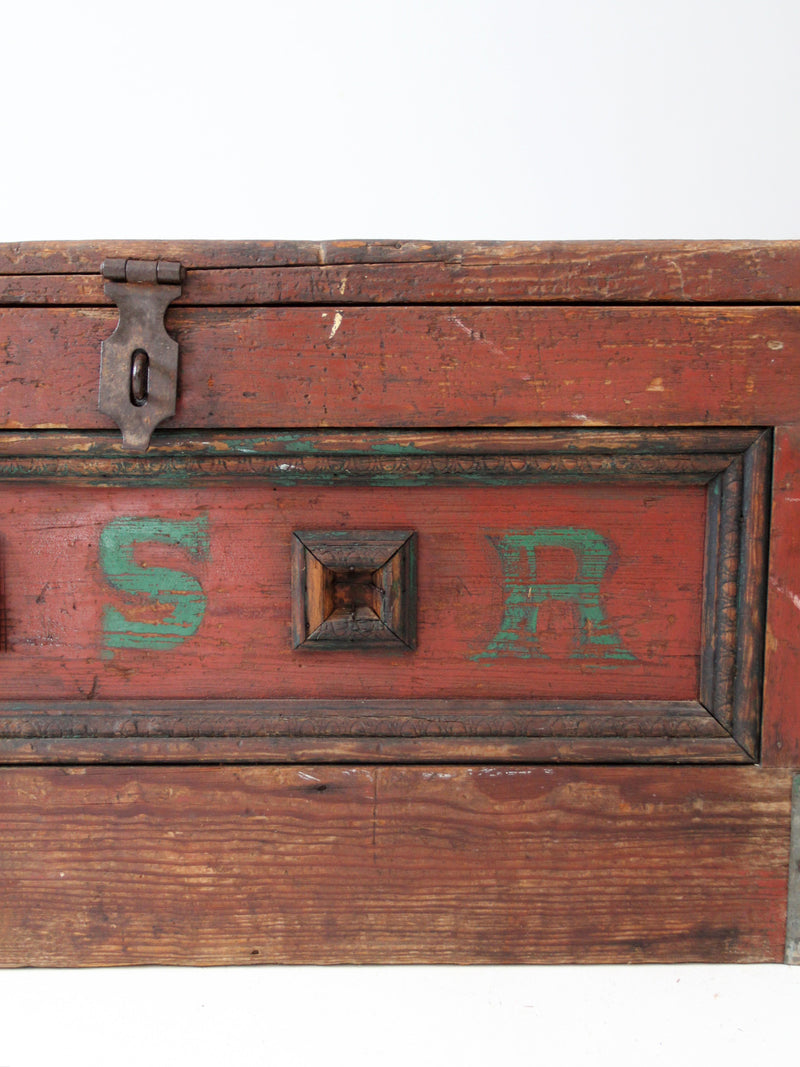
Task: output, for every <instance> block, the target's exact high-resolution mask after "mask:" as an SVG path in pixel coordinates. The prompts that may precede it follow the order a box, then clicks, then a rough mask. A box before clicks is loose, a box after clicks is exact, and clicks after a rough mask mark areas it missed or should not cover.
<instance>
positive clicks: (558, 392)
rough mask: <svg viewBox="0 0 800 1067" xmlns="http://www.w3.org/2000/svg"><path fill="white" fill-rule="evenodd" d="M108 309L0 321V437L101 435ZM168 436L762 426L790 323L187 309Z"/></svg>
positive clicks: (781, 402)
mask: <svg viewBox="0 0 800 1067" xmlns="http://www.w3.org/2000/svg"><path fill="white" fill-rule="evenodd" d="M116 322H117V316H116V314H115V313H114V312H113V311H106V310H102V309H80V310H79V309H36V308H32V309H16V310H15V309H5V310H2V311H0V337H2V338H3V341H2V356H3V359H2V361H1V362H0V426H2V427H3V428H5V429H33V428H58V427H65V428H69V429H112V428H113V424H112V423H111V421H110V420H109V419H107V418H106V417H105V416H102V415H100V414H99V413H98V411H97V381H98V359H99V352H100V344H101V342H102V340H103V339H104V338H105V337H107V336H109V335H110V334H111V332H112V331H113V329H114V327H115V325H116ZM167 322H168V326H169V327H170V330H171V332H172V333H173V335H174V336H175V337H176V339H177V340H178V341H179V343H180V346H181V369H180V376H179V393H178V404H177V411H176V415H175V417H174V418H173V419H171V420H168V421H167V422H166V423H164V428H165V429H168V428H171V427H172V428H175V427H203V426H208V427H234V428H235V427H242V428H250V427H257V426H261V427H285V428H292V427H315V426H316V427H322V426H340V427H352V426H361V427H379V426H391V427H408V428H413V427H419V428H423V429H429V428H434V427H457V426H461V427H469V426H485V427H492V426H508V425H519V426H572V427H581V426H587V425H598V426H670V425H711V426H713V425H722V426H724V425H728V426H730V425H750V426H771V425H774V424H776V423H781V422H786V421H790V420H791V419H794V418H795V416H796V413H797V411H798V410H800V309H799V308H788V307H786V308H782V307H773V308H728V309H725V310H720V309H710V308H567V307H562V308H555V307H542V308H518V307H516V308H498V307H495V308H477V307H476V308H470V309H460V310H459V309H453V308H449V309H448V308H431V307H419V308H394V309H392V308H353V309H344V310H343V311H336V312H334V311H333V310H332V309H328V310H322V309H316V310H311V309H303V308H284V309H277V308H276V309H270V308H262V309H253V308H241V309H227V310H226V309H200V308H198V309H194V310H192V309H184V310H180V309H178V310H175V311H173V312H170V313H168V316H167Z"/></svg>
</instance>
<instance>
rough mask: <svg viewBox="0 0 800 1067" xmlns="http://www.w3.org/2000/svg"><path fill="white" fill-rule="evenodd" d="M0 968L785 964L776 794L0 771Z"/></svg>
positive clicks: (743, 772) (606, 781)
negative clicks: (285, 964) (80, 965)
mask: <svg viewBox="0 0 800 1067" xmlns="http://www.w3.org/2000/svg"><path fill="white" fill-rule="evenodd" d="M0 810H2V813H3V818H2V820H0V855H2V857H3V862H2V868H0V886H1V887H2V909H1V910H0V963H2V964H3V965H6V966H14V965H30V964H35V965H40V966H42V965H46V966H64V965H68V966H69V965H74V964H75V963H76V962H81V963H83V964H94V965H101V964H102V965H109V964H110V965H119V964H134V963H184V964H205V963H217V964H219V963H228V964H244V963H277V962H292V963H350V962H352V963H356V962H358V963H422V962H425V963H456V962H458V963H464V962H471V963H533V962H537V963H621V962H667V961H668V962H671V963H678V962H693V961H697V962H714V963H723V962H748V961H752V962H755V961H758V962H777V961H779V960H781V959H782V958H783V941H784V926H785V918H786V877H787V875H786V871H787V862H788V847H789V840H788V832H787V830H788V820H789V810H790V775H789V774H787V773H786V772H772V773H769V774H767V773H764V772H762V771H760V770H758V769H756V768H741V769H736V768H724V767H721V768H691V767H684V768H669V767H648V768H630V767H616V768H615V767H610V768H609V767H594V768H578V767H551V768H543V767H519V768H516V769H509V768H498V767H491V766H488V767H472V768H470V767H467V768H463V767H462V768H455V767H447V766H440V767H436V768H420V767H382V768H374V767H362V768H353V767H332V766H327V767H314V766H309V767H304V768H292V767H287V768H276V767H260V768H259V767H256V768H241V767H227V768H221V767H182V768H178V767H164V768H152V767H121V768H109V767H92V768H51V769H42V768H30V769H26V768H16V769H8V768H7V769H5V770H2V771H0Z"/></svg>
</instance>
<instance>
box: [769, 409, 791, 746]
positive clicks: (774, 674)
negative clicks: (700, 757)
mask: <svg viewBox="0 0 800 1067" xmlns="http://www.w3.org/2000/svg"><path fill="white" fill-rule="evenodd" d="M761 758H762V761H763V762H764V763H765V764H766V765H768V766H779V767H800V425H797V424H795V425H792V426H780V427H778V428H777V430H776V432H775V457H774V471H773V487H772V528H771V535H770V564H769V589H768V599H767V635H766V665H765V681H764V719H763V734H762V749H761Z"/></svg>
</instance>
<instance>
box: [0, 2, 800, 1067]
mask: <svg viewBox="0 0 800 1067" xmlns="http://www.w3.org/2000/svg"><path fill="white" fill-rule="evenodd" d="M0 34H1V36H0V40H1V41H2V49H0V57H1V58H0V90H1V92H2V106H0V130H1V131H2V136H0V153H2V154H1V155H0V241H17V240H55V239H62V238H68V239H71V238H75V239H80V238H103V237H174V238H200V237H206V238H256V237H257V238H297V239H335V238H339V237H346V238H380V237H389V238H439V239H444V238H452V239H460V238H461V239H467V238H485V239H491V238H518V239H581V238H659V237H672V238H711V237H716V238H799V237H800V188H799V187H798V173H799V172H800V138H798V122H800V63H799V62H798V53H799V51H800V47H799V44H798V42H800V5H798V3H797V2H796V0H726V2H722V0H720V2H717V0H674V2H673V3H672V4H651V3H647V2H643V0H606V2H605V3H603V2H601V0H594V2H592V0H560V2H559V3H552V2H551V3H543V2H542V0H527V2H522V0H493V2H490V0H460V2H458V0H428V2H427V3H422V2H420V0H403V2H402V3H401V2H397V0H391V2H386V0H384V2H381V0H372V2H361V0H336V2H334V0H296V2H295V3H294V4H290V3H286V2H283V3H280V4H279V3H274V2H265V3H262V4H260V5H256V4H249V3H245V2H242V0H228V2H227V3H225V4H220V3H216V4H213V5H212V4H207V3H203V2H201V0H197V2H195V3H189V2H185V0H180V2H176V3H170V2H169V0H162V2H160V3H154V2H152V0H127V3H123V4H112V3H110V2H109V0H104V2H102V3H100V2H86V0H74V2H72V3H69V4H66V3H54V2H51V0H42V2H39V3H36V4H34V3H30V4H28V5H27V6H25V7H24V8H23V6H22V5H21V4H15V5H14V6H13V8H12V7H11V5H10V4H9V2H8V0H6V4H5V5H4V7H3V10H2V22H1V23H0ZM799 1008H800V969H796V970H790V969H789V968H781V967H751V968H741V967H730V968H719V967H713V968H708V967H694V968H689V967H661V968H641V967H640V968H586V969H581V968H510V969H506V970H503V969H498V968H475V969H453V968H441V969H432V968H383V969H373V968H369V969H355V968H334V969H308V968H290V969H273V968H249V969H217V970H173V969H139V970H122V971H113V972H111V971H85V972H56V971H46V972H17V973H14V972H2V973H0V1067H39V1065H45V1064H46V1065H48V1067H51V1065H54V1064H81V1065H82V1067H94V1065H103V1067H106V1065H114V1067H117V1065H119V1067H125V1065H128V1064H136V1065H137V1067H139V1065H140V1064H142V1063H147V1064H150V1065H155V1067H160V1065H161V1064H183V1063H186V1064H192V1065H205V1064H209V1065H210V1064H214V1065H217V1064H219V1063H228V1062H231V1063H232V1062H235V1061H237V1060H240V1059H245V1058H246V1059H247V1062H248V1063H277V1062H292V1063H296V1064H299V1065H300V1067H303V1065H305V1064H313V1063H317V1062H324V1063H326V1064H334V1065H335V1064H338V1063H342V1064H348V1065H358V1064H362V1063H363V1064H366V1063H369V1064H375V1063H379V1064H381V1067H385V1065H392V1064H401V1063H402V1064H408V1063H410V1062H419V1063H423V1064H426V1063H433V1062H439V1063H448V1064H449V1063H460V1064H485V1063H487V1062H490V1063H493V1062H503V1061H509V1060H511V1059H512V1057H513V1058H514V1059H521V1060H522V1061H523V1062H534V1061H537V1062H538V1061H541V1060H542V1059H543V1058H544V1057H549V1058H551V1059H552V1060H553V1061H554V1062H556V1063H582V1062H585V1061H586V1060H588V1059H590V1058H591V1060H592V1061H594V1062H598V1061H599V1062H606V1061H607V1062H609V1063H610V1062H612V1061H613V1062H614V1063H617V1064H628V1063H630V1064H634V1063H636V1064H641V1063H645V1064H662V1063H663V1064H673V1063H678V1062H681V1063H682V1064H694V1063H698V1064H699V1063H708V1062H711V1061H712V1060H722V1059H724V1060H725V1061H726V1062H727V1063H728V1064H729V1065H730V1064H731V1063H734V1064H735V1063H742V1064H744V1063H748V1064H752V1063H753V1062H754V1061H755V1060H756V1059H760V1060H762V1061H764V1060H766V1059H768V1058H770V1057H776V1056H777V1057H781V1058H783V1057H789V1056H792V1057H793V1058H794V1056H795V1054H796V1049H795V1048H793V1047H792V1043H791V1040H790V1038H791V1031H792V1030H794V1031H795V1034H796V1025H797V1023H796V1020H797V1017H798V1009H799Z"/></svg>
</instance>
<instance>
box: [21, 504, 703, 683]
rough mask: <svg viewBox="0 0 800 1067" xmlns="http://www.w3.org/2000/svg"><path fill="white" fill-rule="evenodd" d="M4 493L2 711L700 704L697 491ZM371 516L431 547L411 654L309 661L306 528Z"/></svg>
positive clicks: (352, 651)
mask: <svg viewBox="0 0 800 1067" xmlns="http://www.w3.org/2000/svg"><path fill="white" fill-rule="evenodd" d="M7 493H8V495H9V496H10V497H11V499H9V498H8V497H7V505H6V507H5V509H4V518H3V537H4V543H5V548H4V553H5V558H6V572H7V581H6V617H7V628H8V636H7V651H6V653H5V655H4V657H3V661H2V666H1V668H0V669H1V670H2V679H3V686H4V691H5V695H6V697H7V698H16V699H24V698H27V699H56V700H65V699H66V700H79V699H87V698H88V697H89V695H90V694H91V696H92V698H93V699H96V700H103V699H120V698H128V699H130V698H131V697H137V698H140V699H177V698H181V697H182V698H186V699H196V698H205V697H209V698H214V699H223V698H236V697H240V698H242V697H251V698H257V697H261V698H263V697H266V696H270V697H274V698H299V697H305V698H323V699H324V698H352V699H363V698H388V697H402V698H406V699H412V698H426V697H437V698H444V697H480V696H481V694H483V695H485V696H486V697H487V698H488V697H494V698H507V699H513V698H516V699H523V698H536V697H551V698H552V697H555V698H563V699H577V698H584V699H585V698H600V699H602V698H605V699H636V698H640V699H663V700H690V699H694V698H695V697H696V696H697V692H698V672H699V657H700V623H701V614H702V587H703V551H704V539H705V518H706V502H705V496H706V494H705V490H704V487H702V486H681V487H676V486H672V487H670V486H652V487H651V486H648V487H642V488H640V487H634V486H629V487H616V486H604V485H600V486H586V487H583V486H581V487H578V486H573V487H567V486H536V487H534V486H528V487H518V488H505V489H491V488H488V487H465V488H457V487H448V488H434V487H430V488H421V489H411V488H399V489H390V488H375V487H362V488H344V487H343V488H341V489H339V488H335V489H332V488H322V487H317V488H314V489H312V490H309V489H307V488H305V487H294V488H292V487H281V488H270V487H257V486H239V487H237V488H236V489H226V488H218V489H210V490H204V489H199V488H198V489H143V488H136V489H125V488H116V489H115V488H111V489H107V490H102V489H99V488H98V489H95V488H78V487H74V488H71V489H70V490H69V491H64V490H62V489H60V488H58V487H52V486H40V485H26V486H14V488H13V489H10V490H7ZM376 516H379V517H380V520H381V522H382V523H383V524H385V526H384V528H385V529H386V530H388V531H391V530H394V529H408V530H414V531H416V533H417V540H418V545H419V579H418V647H417V649H416V651H414V652H413V653H411V654H407V652H408V651H409V650H408V649H406V648H405V646H403V647H402V648H400V647H397V648H395V647H393V646H388V647H386V648H384V649H382V650H381V652H380V654H379V655H378V658H377V659H376V656H375V654H374V652H373V651H370V650H367V651H363V650H361V649H359V648H357V647H353V648H348V647H343V648H335V649H332V650H330V651H329V654H328V655H327V656H324V655H323V654H322V651H321V650H315V651H319V654H318V655H314V656H310V655H309V654H308V650H307V649H296V648H295V647H294V642H293V640H292V636H291V621H292V608H291V547H292V536H293V532H294V531H295V530H298V529H300V530H304V529H308V528H309V526H310V524H313V523H314V520H317V522H318V523H321V524H322V527H327V526H331V527H332V528H334V529H336V530H340V531H346V530H347V529H348V528H349V529H351V530H362V529H364V528H365V526H366V525H367V524H368V523H369V522H370V520H371V519H373V520H374V518H375V517H376ZM56 560H57V565H56V563H55V561H56ZM581 568H583V570H581ZM587 569H590V573H586V571H587ZM525 583H527V586H526V587H525V588H524V589H523V588H522V586H523V585H524V584H525ZM591 627H596V628H597V633H592V632H590V631H591Z"/></svg>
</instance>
